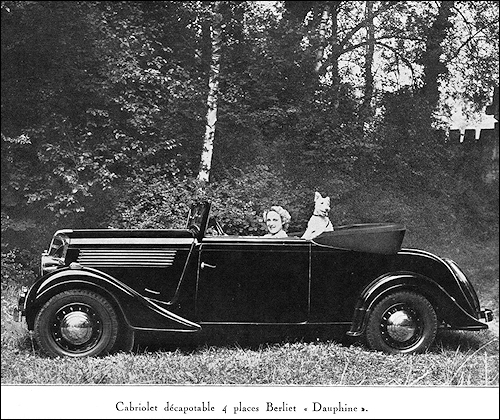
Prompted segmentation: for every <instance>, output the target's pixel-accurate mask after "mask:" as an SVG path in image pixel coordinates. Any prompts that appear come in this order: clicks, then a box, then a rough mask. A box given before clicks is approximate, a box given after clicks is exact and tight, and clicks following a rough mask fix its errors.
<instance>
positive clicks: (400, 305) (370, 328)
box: [366, 291, 438, 353]
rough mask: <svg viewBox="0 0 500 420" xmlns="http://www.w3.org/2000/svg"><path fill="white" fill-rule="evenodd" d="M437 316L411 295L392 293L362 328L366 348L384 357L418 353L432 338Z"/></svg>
mask: <svg viewBox="0 0 500 420" xmlns="http://www.w3.org/2000/svg"><path fill="white" fill-rule="evenodd" d="M437 325H438V321H437V316H436V312H435V311H434V308H433V307H432V305H431V303H430V302H429V301H428V300H427V299H426V298H425V297H424V296H422V295H420V294H418V293H413V292H407V291H402V292H396V293H393V294H391V295H389V296H387V297H385V298H383V299H382V300H381V301H380V302H379V303H377V304H376V305H375V307H374V309H373V311H372V312H371V314H370V315H369V318H368V323H367V326H366V340H367V343H368V346H369V347H370V348H372V349H374V350H381V351H384V352H386V353H419V352H423V351H425V350H426V349H427V348H428V347H429V346H430V345H431V344H432V342H433V341H434V339H435V338H436V332H437Z"/></svg>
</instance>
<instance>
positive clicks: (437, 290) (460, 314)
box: [347, 273, 488, 337]
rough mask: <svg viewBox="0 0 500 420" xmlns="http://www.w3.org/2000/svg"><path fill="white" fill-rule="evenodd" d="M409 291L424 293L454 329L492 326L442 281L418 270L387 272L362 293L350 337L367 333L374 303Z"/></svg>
mask: <svg viewBox="0 0 500 420" xmlns="http://www.w3.org/2000/svg"><path fill="white" fill-rule="evenodd" d="M402 290H409V291H412V292H415V293H419V294H421V295H423V296H424V297H425V298H426V299H427V300H429V302H430V303H431V304H432V306H433V307H434V310H435V311H436V314H437V316H438V318H439V320H440V321H443V322H444V324H445V325H446V326H447V327H449V328H451V329H458V330H482V329H487V328H488V325H487V324H484V323H483V322H481V321H479V320H478V319H477V318H476V317H474V316H473V315H471V312H472V308H463V307H462V306H460V305H459V304H458V303H457V302H456V300H455V299H454V298H453V297H452V296H451V295H450V294H449V293H448V292H447V291H446V290H445V289H444V288H443V287H441V286H440V285H439V284H438V283H436V282H435V281H434V280H432V279H429V278H427V277H425V276H422V275H419V274H415V273H394V274H388V275H384V276H382V277H380V278H378V279H376V280H374V281H373V282H371V283H370V284H369V285H368V286H367V287H366V288H365V289H364V290H363V292H362V293H361V294H360V297H359V298H358V301H357V303H356V306H355V309H354V314H353V317H352V320H351V328H350V330H349V331H348V332H347V335H349V336H353V337H356V336H360V335H362V334H363V333H364V330H365V327H366V323H367V321H368V317H369V314H370V312H371V310H372V309H373V308H374V306H375V305H376V304H377V303H378V302H379V301H380V300H381V299H382V298H384V297H385V296H388V295H389V294H391V293H394V292H398V291H402Z"/></svg>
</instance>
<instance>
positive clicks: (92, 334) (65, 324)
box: [34, 290, 118, 357]
mask: <svg viewBox="0 0 500 420" xmlns="http://www.w3.org/2000/svg"><path fill="white" fill-rule="evenodd" d="M117 334H118V317H117V315H116V312H115V310H114V309H113V307H112V306H111V304H110V303H109V302H108V301H107V300H106V299H105V298H103V297H102V296H100V295H99V294H97V293H94V292H92V291H89V290H67V291H64V292H62V293H59V294H57V295H55V296H53V297H52V298H50V299H49V300H48V301H47V302H46V303H45V305H43V307H42V308H41V309H40V311H39V312H38V314H37V316H36V318H35V327H34V336H35V340H36V342H37V344H38V345H39V347H40V348H41V349H42V350H43V351H44V352H45V353H47V354H48V355H49V356H54V357H55V356H72V357H83V356H98V355H102V354H106V353H108V352H109V351H110V350H111V349H112V347H113V345H114V344H115V342H116V338H117Z"/></svg>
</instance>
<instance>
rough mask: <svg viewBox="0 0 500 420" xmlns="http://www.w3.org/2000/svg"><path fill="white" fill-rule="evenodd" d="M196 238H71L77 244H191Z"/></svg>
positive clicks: (71, 241)
mask: <svg viewBox="0 0 500 420" xmlns="http://www.w3.org/2000/svg"><path fill="white" fill-rule="evenodd" d="M194 241H195V239H194V238H70V244H71V246H75V245H191V244H192V243H193V242H194Z"/></svg>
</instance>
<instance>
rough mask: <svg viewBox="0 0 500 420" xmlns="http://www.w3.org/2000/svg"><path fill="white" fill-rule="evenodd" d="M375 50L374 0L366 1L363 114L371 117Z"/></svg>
mask: <svg viewBox="0 0 500 420" xmlns="http://www.w3.org/2000/svg"><path fill="white" fill-rule="evenodd" d="M374 50H375V28H374V26H373V1H367V2H366V55H365V89H364V98H363V104H362V105H361V116H362V117H363V118H369V117H370V116H371V114H372V106H371V102H372V98H373V72H372V65H373V54H374Z"/></svg>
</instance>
